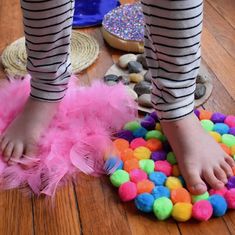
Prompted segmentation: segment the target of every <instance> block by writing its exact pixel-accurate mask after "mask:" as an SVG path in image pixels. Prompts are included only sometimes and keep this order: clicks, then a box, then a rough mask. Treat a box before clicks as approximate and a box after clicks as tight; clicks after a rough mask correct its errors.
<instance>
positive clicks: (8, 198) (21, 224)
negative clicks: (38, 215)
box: [0, 190, 33, 235]
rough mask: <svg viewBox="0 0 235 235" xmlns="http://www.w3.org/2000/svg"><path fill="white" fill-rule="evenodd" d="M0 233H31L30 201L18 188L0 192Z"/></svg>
mask: <svg viewBox="0 0 235 235" xmlns="http://www.w3.org/2000/svg"><path fill="white" fill-rule="evenodd" d="M0 215H1V219H0V234H1V235H32V234H33V213H32V201H31V199H30V198H29V197H28V196H25V195H23V194H22V192H20V191H18V190H11V191H6V192H1V193H0Z"/></svg>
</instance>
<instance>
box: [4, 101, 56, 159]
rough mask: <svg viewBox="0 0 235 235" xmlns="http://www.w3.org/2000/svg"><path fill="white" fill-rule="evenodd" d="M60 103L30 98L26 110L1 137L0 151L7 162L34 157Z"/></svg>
mask: <svg viewBox="0 0 235 235" xmlns="http://www.w3.org/2000/svg"><path fill="white" fill-rule="evenodd" d="M57 107H58V103H49V102H43V101H38V100H34V99H32V98H29V99H28V101H27V103H26V105H25V107H24V110H23V112H22V113H21V114H19V116H18V117H16V119H15V120H14V121H13V122H12V123H11V124H10V126H9V127H8V128H7V129H6V131H5V133H4V134H2V135H1V137H0V150H1V152H2V154H3V156H4V160H5V161H6V162H9V161H10V162H11V161H12V160H13V161H14V159H16V160H17V159H20V158H21V157H22V156H23V155H26V156H31V157H32V156H33V155H34V154H35V153H36V146H37V142H38V140H39V138H40V136H41V134H42V132H43V131H44V130H45V128H47V127H48V125H49V124H50V122H51V120H52V118H53V116H54V114H55V112H56V109H57Z"/></svg>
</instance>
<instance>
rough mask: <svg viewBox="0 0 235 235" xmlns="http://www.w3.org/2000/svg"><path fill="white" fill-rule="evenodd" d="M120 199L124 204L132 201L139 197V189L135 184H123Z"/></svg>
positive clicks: (120, 188) (119, 192)
mask: <svg viewBox="0 0 235 235" xmlns="http://www.w3.org/2000/svg"><path fill="white" fill-rule="evenodd" d="M118 194H119V197H120V198H121V200H122V201H123V202H127V201H131V200H133V199H134V198H135V197H136V196H137V187H136V184H135V183H133V182H126V183H123V184H122V185H121V186H120V187H119V189H118Z"/></svg>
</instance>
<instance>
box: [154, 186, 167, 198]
mask: <svg viewBox="0 0 235 235" xmlns="http://www.w3.org/2000/svg"><path fill="white" fill-rule="evenodd" d="M152 195H153V197H154V199H158V198H160V197H167V198H170V190H169V189H168V188H167V187H165V186H156V187H155V188H154V189H153V190H152Z"/></svg>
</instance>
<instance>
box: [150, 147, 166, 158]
mask: <svg viewBox="0 0 235 235" xmlns="http://www.w3.org/2000/svg"><path fill="white" fill-rule="evenodd" d="M166 155H167V154H166V151H164V150H159V151H156V152H152V154H151V158H152V159H153V160H154V161H160V160H166Z"/></svg>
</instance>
